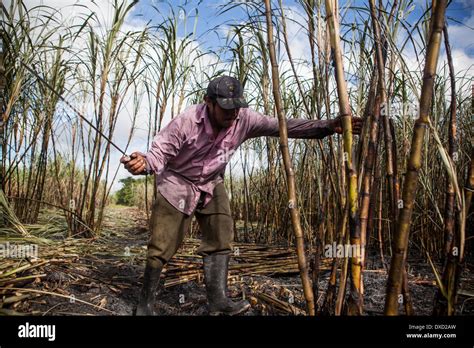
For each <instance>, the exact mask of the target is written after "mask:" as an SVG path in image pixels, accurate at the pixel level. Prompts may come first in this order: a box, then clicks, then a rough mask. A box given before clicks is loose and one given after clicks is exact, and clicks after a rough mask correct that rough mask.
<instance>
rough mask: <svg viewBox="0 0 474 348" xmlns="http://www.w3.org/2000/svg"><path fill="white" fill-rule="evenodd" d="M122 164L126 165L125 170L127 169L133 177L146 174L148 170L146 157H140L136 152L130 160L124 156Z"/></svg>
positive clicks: (121, 160)
mask: <svg viewBox="0 0 474 348" xmlns="http://www.w3.org/2000/svg"><path fill="white" fill-rule="evenodd" d="M120 162H121V163H124V164H125V169H127V170H128V171H129V172H130V173H132V174H133V175H140V174H145V169H146V160H145V157H143V156H142V155H140V154H139V153H138V152H134V153H132V154H131V155H130V160H128V158H127V157H125V156H123V157H122V158H121V159H120Z"/></svg>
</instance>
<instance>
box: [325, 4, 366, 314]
mask: <svg viewBox="0 0 474 348" xmlns="http://www.w3.org/2000/svg"><path fill="white" fill-rule="evenodd" d="M326 16H327V21H328V24H329V35H330V38H331V48H332V50H333V54H334V63H335V74H336V83H337V94H338V98H339V111H340V115H341V119H342V129H343V137H344V160H345V165H346V166H345V168H346V177H347V183H348V185H347V190H348V192H347V193H348V199H349V231H350V239H351V244H352V245H353V246H356V248H355V249H356V250H359V251H360V250H361V239H360V225H359V217H358V194H357V172H356V170H355V167H354V164H353V163H352V113H351V108H350V105H349V95H348V93H347V86H346V80H345V78H344V67H343V62H342V53H341V44H340V37H339V23H338V21H337V20H336V11H335V2H333V1H332V0H326ZM361 261H362V253H361V252H359V253H357V254H356V255H351V290H350V295H349V299H348V306H347V313H348V314H349V315H361V314H362V310H363V297H362V264H361Z"/></svg>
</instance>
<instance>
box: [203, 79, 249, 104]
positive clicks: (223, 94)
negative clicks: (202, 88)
mask: <svg viewBox="0 0 474 348" xmlns="http://www.w3.org/2000/svg"><path fill="white" fill-rule="evenodd" d="M243 92H244V91H243V88H242V84H241V83H240V81H239V80H237V79H236V78H233V77H230V76H220V77H217V78H215V79H213V80H212V81H211V82H209V85H208V86H207V96H208V97H209V98H211V99H215V100H217V103H218V104H219V106H220V107H221V108H223V109H227V110H229V109H236V108H247V107H248V106H249V105H248V104H247V102H246V101H245V98H244V94H243Z"/></svg>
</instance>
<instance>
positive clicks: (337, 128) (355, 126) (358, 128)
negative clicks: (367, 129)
mask: <svg viewBox="0 0 474 348" xmlns="http://www.w3.org/2000/svg"><path fill="white" fill-rule="evenodd" d="M351 120H352V134H354V135H360V133H361V132H362V126H363V125H364V119H363V118H362V117H356V116H353V117H351ZM333 130H334V132H336V133H338V134H342V116H338V117H337V118H335V119H334V123H333Z"/></svg>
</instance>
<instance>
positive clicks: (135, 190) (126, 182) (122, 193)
mask: <svg viewBox="0 0 474 348" xmlns="http://www.w3.org/2000/svg"><path fill="white" fill-rule="evenodd" d="M120 183H121V184H122V185H123V186H122V188H121V189H120V190H118V191H117V192H116V193H115V202H116V204H121V205H126V206H135V205H137V202H139V201H140V200H143V199H145V197H141V196H142V194H141V193H142V192H143V191H142V190H141V188H142V187H143V186H144V185H145V178H139V179H134V178H133V177H131V176H130V177H128V178H125V179H120Z"/></svg>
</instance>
